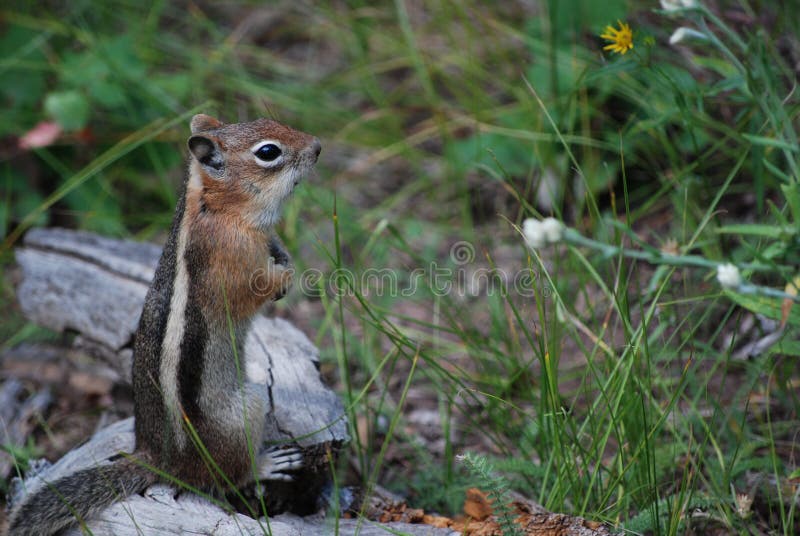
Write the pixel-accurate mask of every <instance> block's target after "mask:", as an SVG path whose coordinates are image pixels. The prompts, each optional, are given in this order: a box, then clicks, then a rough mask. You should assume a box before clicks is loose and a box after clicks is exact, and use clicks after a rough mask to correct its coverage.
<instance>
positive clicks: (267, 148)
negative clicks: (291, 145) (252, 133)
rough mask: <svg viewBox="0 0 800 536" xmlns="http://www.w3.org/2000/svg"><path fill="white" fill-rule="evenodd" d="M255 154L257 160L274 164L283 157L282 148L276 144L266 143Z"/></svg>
mask: <svg viewBox="0 0 800 536" xmlns="http://www.w3.org/2000/svg"><path fill="white" fill-rule="evenodd" d="M253 154H255V155H256V158H258V159H259V160H263V161H264V162H272V161H273V160H275V159H276V158H278V157H279V156H280V155H281V148H280V147H278V146H277V145H275V144H274V143H265V144H264V145H262V146H261V147H259V148H258V150H257V151H256V152H255V153H253Z"/></svg>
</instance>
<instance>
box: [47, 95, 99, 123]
mask: <svg viewBox="0 0 800 536" xmlns="http://www.w3.org/2000/svg"><path fill="white" fill-rule="evenodd" d="M44 109H45V112H47V114H48V115H50V116H51V117H52V118H53V119H55V120H56V121H57V122H58V124H59V125H61V127H62V128H63V129H64V130H66V131H75V130H81V129H82V128H83V127H85V126H86V124H87V123H88V122H89V101H88V100H86V97H84V96H83V95H81V94H80V93H79V92H78V91H59V92H54V93H49V94H48V95H47V97H45V99H44Z"/></svg>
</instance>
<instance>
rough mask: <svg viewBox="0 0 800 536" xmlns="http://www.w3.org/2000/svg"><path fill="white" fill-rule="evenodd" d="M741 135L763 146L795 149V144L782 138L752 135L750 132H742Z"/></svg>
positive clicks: (754, 143)
mask: <svg viewBox="0 0 800 536" xmlns="http://www.w3.org/2000/svg"><path fill="white" fill-rule="evenodd" d="M742 137H743V138H744V139H746V140H747V141H749V142H750V143H752V144H753V145H763V146H765V147H777V148H779V149H786V150H787V151H792V152H795V151H797V145H794V144H792V143H788V142H786V141H784V140H776V139H775V138H767V137H764V136H754V135H752V134H742Z"/></svg>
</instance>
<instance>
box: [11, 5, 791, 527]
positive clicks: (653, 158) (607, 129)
mask: <svg viewBox="0 0 800 536" xmlns="http://www.w3.org/2000/svg"><path fill="white" fill-rule="evenodd" d="M725 4H726V5H728V12H726V13H725V14H724V15H720V14H719V13H706V14H705V15H704V16H703V18H702V20H701V19H700V14H699V13H687V14H684V15H675V16H673V17H667V16H665V15H663V14H660V13H655V12H652V11H646V10H641V8H640V7H639V6H640V5H639V3H634V2H631V3H627V2H625V1H623V0H617V1H614V2H607V3H603V7H602V9H600V8H599V7H596V5H599V3H595V2H591V1H588V0H586V1H579V0H572V1H565V0H561V1H553V0H551V1H541V2H539V3H538V5H536V6H535V7H533V8H527V9H528V10H527V11H525V10H523V9H522V8H521V7H519V6H516V5H512V4H508V3H500V4H498V5H497V6H496V7H490V6H488V5H484V3H481V2H453V1H450V0H446V1H444V2H440V3H436V4H430V5H428V4H425V5H426V6H427V7H426V8H425V10H424V11H423V10H421V9H420V7H419V6H418V5H416V4H414V5H412V4H409V3H405V2H402V1H399V0H398V1H396V2H394V3H382V4H374V3H363V4H360V3H357V2H353V3H349V4H348V5H346V6H345V5H339V4H336V5H330V4H327V3H324V4H322V5H314V6H312V5H311V4H310V3H309V4H306V3H293V4H287V5H286V6H285V8H284V9H281V10H275V9H273V8H268V7H258V6H256V5H247V4H241V5H238V4H237V5H235V6H232V5H230V4H225V6H226V7H225V8H223V7H220V6H213V5H209V6H201V7H198V6H197V5H195V4H191V6H190V7H187V6H178V5H174V4H173V3H170V2H156V3H154V4H153V5H152V6H150V7H147V8H145V7H141V6H140V5H139V4H136V3H128V2H122V1H120V2H109V3H100V4H98V3H93V2H79V3H77V4H75V5H74V6H73V7H70V8H69V10H65V9H64V8H60V7H59V8H51V9H47V10H35V9H33V8H27V7H23V6H22V5H19V6H17V7H14V6H8V7H6V8H4V11H3V21H4V24H5V26H6V28H5V30H6V31H4V32H3V33H2V37H0V50H2V51H3V53H4V54H3V58H5V59H4V60H3V61H2V62H1V63H0V74H2V75H3V76H4V79H6V80H14V81H15V82H14V83H13V84H6V85H5V86H4V87H3V88H2V89H0V95H2V98H3V99H4V103H5V104H6V106H3V107H2V109H0V131H1V132H2V134H3V135H20V134H21V133H23V132H25V131H27V130H28V129H30V128H31V127H33V126H34V125H35V124H36V123H37V122H38V121H40V120H41V119H44V118H47V117H51V118H53V119H56V120H58V121H59V122H60V123H62V125H63V126H64V127H65V130H67V131H68V132H67V133H66V134H65V135H64V136H62V138H61V139H60V141H59V142H58V143H57V144H56V145H53V146H49V147H45V148H41V149H36V150H35V151H34V152H33V153H28V154H14V155H13V157H10V158H6V159H3V160H2V161H0V185H3V186H0V188H2V190H0V191H2V192H3V194H2V197H1V199H2V202H1V203H0V223H2V230H3V233H4V236H5V237H6V238H7V240H6V246H10V245H12V242H14V241H15V239H16V238H18V236H19V233H20V232H21V231H22V230H24V228H25V227H26V226H27V225H33V224H35V225H42V224H58V225H70V226H75V227H81V228H87V229H92V230H95V231H98V232H103V233H106V234H113V235H133V236H136V237H139V238H142V239H148V238H152V237H153V236H156V235H159V234H163V232H164V231H165V229H166V228H167V225H168V222H169V220H170V217H171V212H172V210H173V207H174V203H175V201H176V194H175V191H176V189H177V185H178V184H179V180H180V177H181V174H182V172H183V171H182V166H183V164H182V157H181V153H180V151H183V144H184V142H185V138H186V137H187V135H188V128H187V127H186V117H188V116H189V115H191V113H192V111H193V110H194V109H196V108H197V107H198V106H200V107H202V108H203V109H205V110H210V111H214V112H216V113H218V114H219V116H220V117H221V118H222V119H224V120H228V121H235V120H239V119H250V118H252V117H255V116H258V115H273V116H276V117H278V118H279V119H280V120H282V121H284V122H286V123H289V124H291V125H293V126H295V127H297V128H300V129H302V130H305V131H308V132H312V133H314V134H315V135H317V136H319V137H320V138H321V139H322V140H323V153H322V158H321V161H320V164H319V173H318V176H317V177H316V178H312V179H311V180H309V181H307V182H306V183H305V185H304V187H303V188H300V189H299V190H298V192H297V194H296V195H295V197H294V199H293V200H292V201H291V202H290V204H289V206H287V207H286V213H285V218H284V222H283V223H282V224H281V229H280V231H281V234H282V236H283V237H284V238H285V240H286V243H287V247H288V249H289V250H290V251H292V252H293V256H294V259H295V261H296V263H297V264H298V268H299V269H301V270H303V269H315V270H319V273H321V274H322V279H321V280H320V281H318V282H316V283H315V282H314V281H313V278H312V280H309V281H306V283H307V285H306V286H312V285H318V286H319V288H322V289H324V290H325V292H323V293H319V292H316V293H312V292H306V293H305V294H304V293H302V292H300V290H299V289H298V288H296V289H295V290H294V291H293V292H292V293H291V295H290V296H289V297H288V298H287V300H286V302H287V304H286V305H281V309H280V312H281V314H284V315H287V316H289V317H290V318H293V319H294V320H296V321H299V322H301V323H302V324H303V326H304V328H306V331H309V330H311V333H310V334H311V335H313V336H314V337H315V341H316V342H317V343H318V344H319V345H320V346H321V348H322V354H323V360H324V361H325V363H326V364H330V366H331V367H332V368H334V369H335V370H336V378H337V389H338V391H339V392H340V393H341V396H342V397H343V400H344V403H345V407H346V408H347V412H348V417H349V420H350V423H351V426H353V427H354V428H353V431H352V436H353V438H354V441H353V443H352V444H351V445H350V447H349V448H350V452H349V453H348V454H351V455H352V459H355V460H356V461H357V463H356V464H355V465H356V467H355V470H353V469H352V468H350V471H349V472H348V471H347V469H346V468H345V467H344V465H342V467H340V468H339V470H340V471H342V472H343V473H342V474H341V475H339V476H338V478H337V481H345V480H350V481H354V480H355V481H358V482H359V483H360V484H361V485H362V486H364V487H366V488H370V487H371V486H373V485H375V484H376V483H378V484H381V485H383V486H388V487H390V488H392V489H395V490H397V491H400V492H402V493H404V494H406V495H408V496H409V497H410V501H411V503H412V504H413V505H414V506H418V507H425V508H428V509H435V510H439V511H442V512H444V513H447V514H452V513H455V512H457V511H458V510H459V509H460V506H461V504H462V502H463V491H464V489H465V488H466V487H469V486H478V487H480V486H481V485H486V486H490V485H492V482H493V481H491V479H489V478H486V479H485V480H486V482H481V480H482V478H481V477H480V475H476V474H475V472H474V471H473V472H470V471H468V470H466V469H465V468H464V467H463V464H459V463H457V461H456V455H458V454H463V453H472V454H473V455H477V456H479V457H483V458H478V460H479V462H478V463H479V465H478V466H480V467H489V466H493V467H494V469H495V471H496V472H499V473H500V474H501V476H502V478H503V479H504V481H505V482H507V483H508V484H509V485H511V486H512V487H513V488H514V489H516V490H518V491H520V492H522V493H524V494H525V495H527V496H529V497H532V498H534V499H536V500H538V501H540V502H541V503H542V504H544V505H545V506H546V507H547V508H550V509H552V510H556V511H561V512H567V513H573V514H577V515H583V516H586V517H590V518H593V519H602V520H605V521H608V522H609V523H612V524H614V525H617V526H621V527H624V528H627V529H629V530H634V531H639V532H646V531H651V532H654V533H658V534H678V533H691V532H692V531H694V533H703V531H704V530H711V529H712V528H717V529H719V528H722V529H724V530H727V531H730V532H731V533H743V534H747V533H751V534H753V533H754V534H759V533H766V532H767V531H768V530H772V531H773V533H778V534H793V533H795V532H796V531H797V530H798V527H799V526H800V514H798V512H797V504H798V503H797V501H798V498H797V484H796V476H795V479H794V480H790V478H789V477H790V475H791V474H792V473H793V471H794V472H795V475H796V470H797V462H796V457H797V456H796V450H797V438H796V437H795V430H796V429H797V427H798V411H799V410H800V398H798V394H797V393H798V389H797V385H798V380H799V379H800V375H799V374H798V367H797V361H796V359H797V356H798V354H800V351H798V346H799V345H798V343H797V340H796V335H795V334H794V333H793V331H792V329H793V328H796V324H795V320H793V319H796V314H797V312H796V311H793V312H792V316H791V318H790V320H791V321H790V326H789V329H787V332H786V334H785V336H784V337H783V339H782V341H781V342H780V344H779V345H777V346H774V347H773V348H771V349H770V350H768V351H767V352H765V353H764V354H762V355H759V356H757V357H755V358H753V359H748V360H738V359H734V355H735V352H736V350H737V349H738V348H739V347H740V346H741V344H742V342H743V341H740V339H742V338H744V337H747V336H749V334H750V333H752V329H751V330H749V331H747V330H744V329H743V328H742V329H740V326H745V325H747V324H748V323H749V322H750V321H751V320H752V315H753V312H759V313H762V314H764V315H766V316H768V317H770V318H773V319H775V318H776V317H777V319H778V320H780V317H781V312H780V304H779V303H778V302H775V301H773V302H769V303H768V302H764V301H763V300H761V301H759V300H756V299H752V298H750V297H748V296H742V295H739V294H736V293H731V292H727V291H726V292H724V293H723V292H721V291H720V290H719V287H718V286H717V285H716V283H715V281H714V273H713V271H709V270H702V269H697V268H690V267H687V266H677V267H675V266H652V265H650V264H647V263H644V262H641V261H635V260H631V259H629V258H626V257H624V256H622V255H611V256H606V255H602V254H601V253H598V252H595V251H592V250H589V249H586V248H576V247H566V246H561V247H558V248H547V249H544V250H542V251H539V252H532V251H531V250H528V249H527V248H525V246H524V242H523V240H522V237H521V236H520V234H519V233H518V232H517V230H516V229H515V226H519V225H521V224H522V221H523V219H524V218H526V217H531V216H539V215H541V214H540V213H539V211H541V212H542V213H543V215H550V214H553V215H555V216H557V217H559V218H560V219H562V220H563V221H565V222H566V223H567V224H568V225H570V226H571V227H574V228H576V229H578V230H580V231H581V232H582V233H583V234H584V235H587V236H592V237H594V238H596V239H598V240H601V241H603V242H606V243H608V244H615V245H620V244H622V245H625V246H626V247H634V248H639V249H646V248H647V247H650V248H653V249H655V250H658V249H660V248H667V249H675V250H676V251H677V252H679V253H682V254H696V255H703V256H705V257H706V258H709V259H711V260H714V261H720V262H728V261H733V262H737V263H748V262H758V263H760V264H764V265H767V266H768V267H770V268H771V269H770V270H768V271H766V272H764V273H761V272H759V273H757V274H756V273H749V272H745V276H747V277H749V278H750V279H752V280H753V281H755V282H758V283H760V284H764V285H768V286H772V287H775V288H778V289H782V288H784V286H785V285H786V283H787V282H789V281H790V280H792V278H793V277H794V276H795V272H794V270H796V268H793V267H796V266H797V264H798V262H800V258H799V257H798V253H797V252H798V251H800V248H799V247H798V246H800V244H798V242H799V241H800V238H798V236H800V233H799V232H798V231H800V187H798V180H799V178H800V177H799V176H798V169H797V168H798V143H797V134H796V129H797V128H798V121H797V111H798V104H797V98H796V96H795V95H794V93H792V87H793V84H794V79H795V76H796V75H795V72H794V71H793V70H792V69H793V67H792V66H793V65H794V63H792V61H790V58H791V57H792V56H791V54H793V53H796V51H797V50H798V47H800V45H798V43H797V40H796V38H795V36H796V35H797V34H798V31H799V30H800V22H798V17H800V10H799V9H798V8H796V7H793V6H792V3H790V2H787V3H782V5H780V6H777V5H774V4H773V3H769V2H761V3H747V2H745V1H744V0H741V1H734V0H731V1H730V2H725ZM783 4H785V5H783ZM637 9H638V10H637ZM243 13H250V16H249V17H243V16H241V14H243ZM259 13H260V14H265V13H266V14H268V15H269V16H263V17H262V16H260V15H258V14H259ZM731 13H736V14H738V15H737V16H738V17H739V18H736V19H734V18H730V17H732V15H731ZM760 13H767V14H769V15H771V16H773V17H774V20H775V21H778V22H777V23H776V24H774V25H771V26H769V27H767V26H765V25H762V23H761V22H760V20H761V19H759V17H758V16H756V15H757V14H760ZM715 16H722V17H723V20H715V19H714V17H715ZM270 17H271V18H270ZM724 17H729V18H724ZM617 19H622V20H625V21H627V22H629V23H630V24H631V25H632V27H633V29H634V32H635V33H634V42H635V48H634V50H633V51H632V52H631V53H629V54H627V55H625V56H603V55H602V54H601V48H602V43H601V41H600V39H599V38H598V37H597V35H598V34H599V33H600V32H601V31H602V29H603V27H605V26H606V25H607V24H613V23H615V22H616V20H617ZM741 20H746V21H748V23H747V24H744V23H741V24H740V23H737V22H735V21H741ZM245 21H250V22H251V23H253V24H252V25H250V26H248V24H246V22H245ZM259 21H260V22H259ZM703 21H706V22H707V23H708V24H709V25H711V27H712V28H713V29H714V31H715V35H717V36H718V38H719V40H720V44H719V46H717V45H715V43H695V44H691V45H690V46H687V47H684V48H681V49H677V48H674V47H670V46H669V45H668V44H667V40H668V38H669V35H670V34H671V33H672V31H673V30H674V29H676V28H677V27H678V26H681V25H685V26H692V27H695V28H698V29H702V27H703V26H702V25H703V24H704V22H703ZM725 28H731V30H730V32H726V31H725ZM648 43H649V44H648ZM792 51H794V52H792ZM208 102H212V103H213V104H203V103H208ZM48 114H49V116H48ZM25 166H28V167H25ZM26 169H28V170H29V169H33V170H34V171H35V173H34V174H33V176H31V178H30V180H26V177H27V176H26V174H25V173H26V171H25V170H26ZM541 188H550V190H552V192H551V195H550V196H549V197H550V200H549V202H548V204H547V205H543V204H541V203H537V202H536V199H537V197H536V192H537V190H540V189H541ZM19 225H22V227H18V226H19ZM462 241H463V242H467V243H468V244H469V245H470V247H471V248H472V249H471V250H467V251H466V252H467V253H468V258H467V259H466V260H467V262H464V261H465V259H463V258H458V257H454V256H453V255H452V253H453V252H455V250H454V249H453V248H455V247H456V244H458V243H460V242H462ZM7 258H8V255H7V254H4V262H6V261H5V260H6V259H7ZM5 266H9V264H8V263H7V262H6V264H5ZM375 269H377V270H384V269H388V270H391V271H392V272H391V273H393V274H394V277H396V281H397V284H398V287H399V288H400V289H402V288H406V287H407V286H408V285H410V284H411V283H416V288H415V291H414V292H408V293H401V292H395V293H390V292H381V290H384V291H386V287H385V284H384V287H380V286H379V285H377V284H375V282H376V280H375V279H374V278H373V279H371V281H372V283H373V284H372V285H371V286H370V285H366V286H365V285H362V284H361V281H362V276H366V275H369V274H370V273H371V272H370V270H375ZM444 269H449V270H450V273H451V274H454V275H453V277H449V276H448V277H442V278H440V279H434V278H433V277H432V276H433V274H436V273H441V272H440V271H441V270H444ZM491 269H496V271H495V272H492V271H491ZM437 270H438V272H437ZM474 270H482V272H480V273H482V274H483V275H484V278H483V279H482V281H483V287H482V288H481V289H480V291H479V292H477V293H475V294H473V293H471V292H467V291H466V290H465V288H464V287H463V286H461V285H459V281H461V280H460V279H458V277H460V276H459V274H462V275H463V276H464V277H466V278H469V277H470V276H471V274H472V272H473V271H474ZM345 272H346V273H348V274H352V279H349V280H348V279H344V280H342V279H341V278H337V277H336V275H337V274H339V275H341V274H342V273H345ZM373 273H374V272H373ZM420 274H422V275H420ZM503 274H505V275H506V276H509V277H510V280H504V279H503V278H502V277H501V276H502V275H503ZM525 279H527V280H528V285H525V288H524V289H523V290H525V292H521V291H520V289H519V288H515V286H514V282H516V283H517V284H518V285H517V287H519V284H521V283H522V282H523V280H525ZM445 284H449V285H450V288H449V291H447V292H444V291H443V286H446V285H445ZM337 288H338V292H335V291H334V290H336V289H337ZM528 291H529V292H528ZM311 294H314V295H313V296H312V295H311ZM404 294H407V295H404ZM4 300H7V298H4ZM776 304H777V305H776ZM301 306H303V307H302V308H301ZM795 307H796V306H795ZM301 310H302V311H312V312H313V314H312V315H311V317H310V318H309V317H308V315H306V314H304V313H301V312H300V311H301ZM15 322H17V324H15V325H16V326H21V325H22V324H21V323H19V321H16V320H15ZM15 329H21V328H15ZM740 331H741V333H740ZM731 334H735V335H736V337H735V338H734V339H733V340H732V341H731V340H730V336H731ZM10 336H11V334H9V337H10ZM17 339H19V337H17ZM420 408H424V409H428V410H431V411H433V412H434V414H438V420H437V421H436V422H437V424H436V426H438V428H439V429H438V431H437V432H436V434H435V435H437V436H438V439H439V440H440V441H439V442H438V443H437V446H436V448H431V446H430V443H429V442H427V440H423V439H422V437H421V436H420V433H419V425H418V424H417V423H415V422H414V420H413V419H412V418H411V417H412V410H415V409H420ZM356 423H358V430H356V428H355V426H356ZM346 457H349V456H343V458H346ZM481 459H483V460H485V462H487V463H484V462H481V461H480V460H481ZM415 467H417V468H422V470H413V469H412V468H415ZM792 486H793V487H792ZM734 493H750V494H751V495H752V496H753V497H754V503H753V507H752V512H751V513H750V515H749V516H744V515H740V514H739V513H737V510H736V498H735V495H734ZM698 512H699V513H698Z"/></svg>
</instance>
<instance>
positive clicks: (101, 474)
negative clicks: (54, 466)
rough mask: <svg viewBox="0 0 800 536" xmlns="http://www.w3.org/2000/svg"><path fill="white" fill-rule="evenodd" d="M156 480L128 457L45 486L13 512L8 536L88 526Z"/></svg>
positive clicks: (35, 535) (30, 535)
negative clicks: (90, 522) (85, 524)
mask: <svg viewBox="0 0 800 536" xmlns="http://www.w3.org/2000/svg"><path fill="white" fill-rule="evenodd" d="M137 454H138V453H137ZM156 480H157V477H156V474H155V473H154V472H153V471H151V470H150V469H148V468H147V467H145V466H144V465H143V464H142V461H138V462H137V461H136V460H134V459H132V458H128V457H126V458H122V459H120V460H119V461H116V462H114V463H112V464H110V465H101V466H99V467H92V468H90V469H83V470H81V471H78V472H76V473H73V474H71V475H69V476H66V477H64V478H61V479H59V480H56V481H55V482H44V483H42V484H41V485H40V486H39V487H38V488H37V489H35V490H33V491H31V492H29V493H28V495H26V496H25V497H24V498H23V499H22V502H21V503H20V504H19V505H18V506H16V507H14V508H12V509H11V512H10V515H9V526H8V536H44V535H50V534H54V533H56V532H58V531H59V530H61V529H63V528H66V527H68V526H70V525H72V524H74V523H79V522H80V523H83V522H85V521H86V520H87V519H88V518H90V517H91V516H92V515H94V514H96V513H97V512H99V511H100V510H102V509H103V508H105V507H107V506H109V505H111V504H112V503H113V502H115V501H117V500H120V499H123V498H125V497H127V496H128V495H132V494H134V493H139V492H142V491H144V490H145V489H146V488H147V487H148V486H150V485H151V484H153V483H155V482H156Z"/></svg>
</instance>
